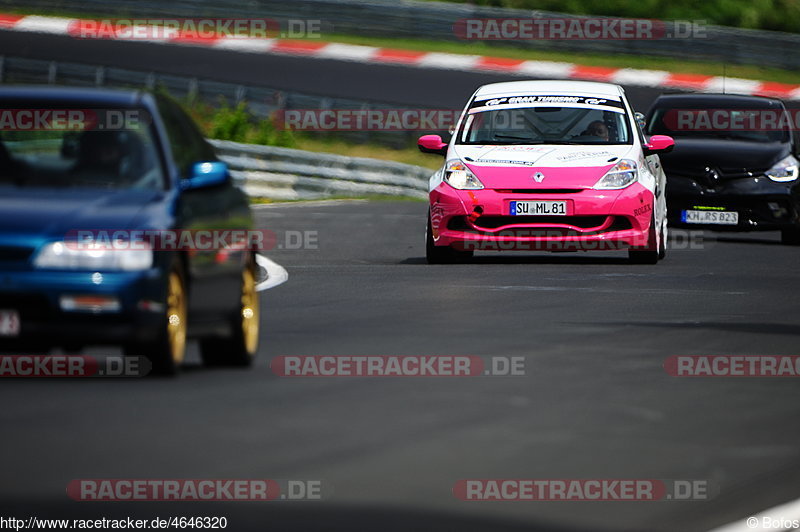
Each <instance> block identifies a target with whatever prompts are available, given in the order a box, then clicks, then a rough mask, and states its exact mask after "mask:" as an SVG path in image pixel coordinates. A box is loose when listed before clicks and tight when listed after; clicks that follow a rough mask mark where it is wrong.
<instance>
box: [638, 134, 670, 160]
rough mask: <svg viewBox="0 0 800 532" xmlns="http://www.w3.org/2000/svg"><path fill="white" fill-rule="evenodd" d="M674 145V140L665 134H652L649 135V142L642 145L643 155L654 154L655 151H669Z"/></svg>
mask: <svg viewBox="0 0 800 532" xmlns="http://www.w3.org/2000/svg"><path fill="white" fill-rule="evenodd" d="M674 147H675V140H673V138H672V137H668V136H667V135H653V136H652V137H650V142H648V143H647V144H645V145H644V154H645V155H654V154H657V153H669V152H671V151H672V148H674Z"/></svg>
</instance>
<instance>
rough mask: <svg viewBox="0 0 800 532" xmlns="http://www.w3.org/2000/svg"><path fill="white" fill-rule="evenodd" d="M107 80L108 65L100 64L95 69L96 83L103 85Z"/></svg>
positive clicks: (99, 85)
mask: <svg viewBox="0 0 800 532" xmlns="http://www.w3.org/2000/svg"><path fill="white" fill-rule="evenodd" d="M105 81H106V67H103V66H99V67H97V68H96V69H95V71H94V84H95V85H97V86H98V87H102V86H103V84H104V83H105Z"/></svg>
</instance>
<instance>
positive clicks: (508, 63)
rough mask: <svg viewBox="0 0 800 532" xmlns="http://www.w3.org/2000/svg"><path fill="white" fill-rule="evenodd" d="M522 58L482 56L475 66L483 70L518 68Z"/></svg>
mask: <svg viewBox="0 0 800 532" xmlns="http://www.w3.org/2000/svg"><path fill="white" fill-rule="evenodd" d="M524 62H525V61H523V60H522V59H506V58H504V57H481V58H480V59H479V60H478V62H477V63H476V64H475V68H480V69H483V70H502V71H505V70H516V69H517V68H518V67H519V66H520V65H521V64H522V63H524Z"/></svg>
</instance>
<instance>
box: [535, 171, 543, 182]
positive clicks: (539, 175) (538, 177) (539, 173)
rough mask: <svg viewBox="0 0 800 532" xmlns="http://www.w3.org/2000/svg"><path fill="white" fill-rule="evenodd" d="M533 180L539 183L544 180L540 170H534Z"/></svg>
mask: <svg viewBox="0 0 800 532" xmlns="http://www.w3.org/2000/svg"><path fill="white" fill-rule="evenodd" d="M533 180H534V181H536V182H537V183H541V182H542V181H544V174H543V173H541V172H536V173H535V174H534V175H533Z"/></svg>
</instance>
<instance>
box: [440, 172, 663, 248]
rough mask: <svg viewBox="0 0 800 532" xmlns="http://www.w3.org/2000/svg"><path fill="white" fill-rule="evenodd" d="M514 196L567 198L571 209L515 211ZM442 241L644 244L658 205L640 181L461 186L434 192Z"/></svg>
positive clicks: (461, 244) (460, 244) (463, 244)
mask: <svg viewBox="0 0 800 532" xmlns="http://www.w3.org/2000/svg"><path fill="white" fill-rule="evenodd" d="M511 201H565V202H566V203H567V212H566V215H556V216H553V215H549V216H512V215H511V214H510V202H511ZM430 206H431V233H432V236H433V240H434V244H435V245H436V246H451V247H453V248H456V249H463V250H468V251H469V250H473V251H477V250H487V251H491V250H545V251H589V250H608V249H626V248H630V247H644V246H646V245H648V242H649V240H648V239H649V232H650V227H651V224H652V220H653V209H654V208H655V202H654V196H653V193H652V192H651V191H650V190H648V189H647V188H645V187H644V186H642V185H641V184H639V183H634V184H633V185H631V186H629V187H627V188H625V189H622V190H594V189H574V190H552V191H542V192H539V191H537V192H536V193H533V192H530V191H525V192H517V191H514V190H504V189H499V190H498V189H483V190H456V189H454V188H453V187H451V186H450V185H448V184H447V183H441V184H440V185H439V186H437V187H436V188H435V189H434V190H433V191H432V192H431V193H430Z"/></svg>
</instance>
